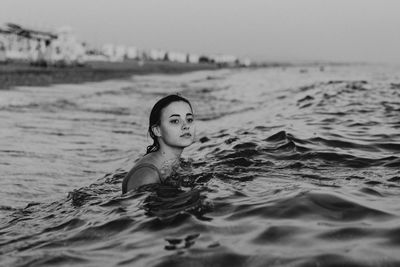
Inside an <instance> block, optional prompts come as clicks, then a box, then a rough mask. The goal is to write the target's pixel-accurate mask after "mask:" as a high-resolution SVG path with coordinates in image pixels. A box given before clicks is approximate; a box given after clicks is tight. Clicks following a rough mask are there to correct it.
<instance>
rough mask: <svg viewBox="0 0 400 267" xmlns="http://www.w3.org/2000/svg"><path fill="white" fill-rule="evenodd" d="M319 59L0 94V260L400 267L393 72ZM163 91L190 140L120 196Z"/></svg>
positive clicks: (399, 160) (399, 162)
mask: <svg viewBox="0 0 400 267" xmlns="http://www.w3.org/2000/svg"><path fill="white" fill-rule="evenodd" d="M324 70H325V71H323V72H322V71H321V70H320V69H319V68H318V67H308V68H307V69H305V68H297V67H292V68H286V69H282V68H271V69H255V70H252V69H247V70H221V71H216V72H197V73H191V74H183V75H172V76H164V75H153V76H143V77H133V78H132V79H130V80H125V81H109V82H103V83H88V84H83V85H79V86H78V85H74V86H71V85H58V86H54V87H42V88H17V89H13V90H12V91H0V96H1V99H2V101H1V103H0V105H1V106H0V117H1V118H2V119H1V129H2V130H1V131H2V133H3V135H2V136H4V138H2V141H1V142H2V150H1V151H0V159H1V165H0V168H1V170H2V174H3V179H2V180H1V181H0V185H1V189H0V190H1V191H0V196H1V198H2V204H1V206H0V212H1V214H2V216H1V219H0V223H1V226H0V233H1V235H0V255H1V265H6V266H8V265H12V266H46V265H47V266H58V265H60V266H63V265H73V264H77V265H79V266H113V265H118V266H125V265H126V266H131V265H135V266H191V265H194V266H211V265H212V266H398V265H400V257H399V255H398V253H397V251H398V248H399V245H400V239H399V238H398V236H399V234H400V228H399V223H400V221H399V215H400V208H399V206H398V200H399V189H400V184H399V182H400V172H399V167H400V156H399V151H400V133H399V128H400V120H399V118H400V117H399V112H400V105H399V104H398V102H399V101H398V99H399V96H400V77H399V76H397V74H396V73H397V72H396V71H397V70H396V69H391V68H384V69H381V68H380V67H377V66H325V68H324ZM172 92H180V93H182V94H183V95H184V96H187V97H188V98H189V99H190V100H192V102H193V106H194V108H195V112H196V115H197V119H198V121H197V126H198V136H197V139H198V141H197V142H196V143H195V144H194V145H192V146H191V147H190V148H188V149H187V150H186V151H185V154H184V155H183V159H182V162H181V167H180V168H179V169H178V170H177V172H176V173H175V174H174V175H173V176H172V177H171V178H170V181H171V182H170V183H168V184H164V185H150V186H146V187H144V188H142V189H141V190H139V191H137V192H130V193H128V194H126V195H121V181H122V179H123V177H124V175H125V174H126V172H127V171H128V170H129V169H130V168H131V166H132V165H133V163H134V160H135V159H136V158H137V157H138V156H140V154H141V153H143V152H144V148H145V146H146V145H147V143H148V142H149V140H148V139H147V138H146V133H145V131H146V128H147V127H146V126H147V125H146V123H147V114H148V112H149V109H150V108H151V106H152V105H153V104H154V102H155V101H156V99H158V98H159V97H160V96H162V95H163V94H165V93H172Z"/></svg>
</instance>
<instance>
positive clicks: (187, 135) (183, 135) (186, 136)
mask: <svg viewBox="0 0 400 267" xmlns="http://www.w3.org/2000/svg"><path fill="white" fill-rule="evenodd" d="M181 137H183V138H189V137H192V135H191V134H190V133H184V134H182V135H181Z"/></svg>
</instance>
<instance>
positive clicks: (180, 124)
mask: <svg viewBox="0 0 400 267" xmlns="http://www.w3.org/2000/svg"><path fill="white" fill-rule="evenodd" d="M193 120H194V118H193V109H192V105H191V104H190V102H189V100H187V99H186V98H184V97H182V96H179V95H168V96H166V97H163V98H162V99H160V100H158V101H157V103H156V104H155V105H154V106H153V109H152V110H151V113H150V118H149V129H148V132H149V135H150V137H151V138H152V139H153V144H152V145H150V146H148V147H147V154H148V153H151V152H155V151H158V150H159V149H160V142H162V143H165V144H167V145H171V146H180V147H186V146H188V145H190V144H191V143H192V142H193V140H194V127H193V125H192V123H193Z"/></svg>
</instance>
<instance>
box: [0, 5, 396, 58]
mask: <svg viewBox="0 0 400 267" xmlns="http://www.w3.org/2000/svg"><path fill="white" fill-rule="evenodd" d="M5 22H14V23H20V24H22V25H25V26H31V27H41V28H43V27H46V28H57V27H61V26H65V25H69V26H71V27H72V28H73V30H74V32H75V33H76V34H77V35H78V37H79V39H80V40H82V41H86V42H88V43H89V44H93V45H101V44H104V43H115V44H127V45H134V46H136V47H138V48H143V49H149V48H162V49H166V50H174V51H182V52H193V53H200V54H201V53H204V54H213V53H226V54H234V55H237V56H241V57H243V56H248V57H250V58H251V59H253V60H261V59H262V60H334V61H371V62H389V63H398V64H400V1H399V0H196V1H195V0H1V6H0V25H3V23H5Z"/></svg>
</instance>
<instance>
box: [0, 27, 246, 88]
mask: <svg viewBox="0 0 400 267" xmlns="http://www.w3.org/2000/svg"><path fill="white" fill-rule="evenodd" d="M250 65H251V62H250V60H249V59H244V60H241V59H239V58H237V57H236V56H232V55H199V54H193V53H184V52H178V51H167V50H165V49H139V48H137V47H134V46H127V45H121V44H120V45H114V44H105V45H103V46H102V47H101V48H94V47H91V46H90V45H88V44H87V43H85V42H82V41H80V40H79V39H78V38H77V37H76V36H75V34H74V32H73V30H72V29H71V28H70V27H68V26H64V27H61V28H59V29H57V30H55V31H49V30H38V29H32V28H29V27H25V26H21V25H18V24H15V23H6V24H5V26H0V89H4V88H10V87H12V86H17V85H48V84H53V83H76V82H85V81H99V80H105V79H112V78H121V77H127V76H130V75H133V74H148V73H180V72H185V71H194V70H204V69H217V68H221V67H249V66H250Z"/></svg>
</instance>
